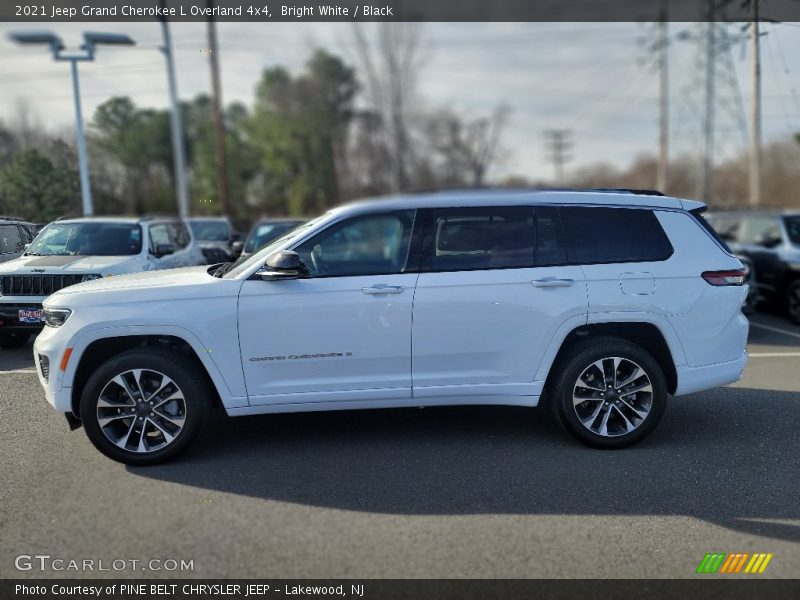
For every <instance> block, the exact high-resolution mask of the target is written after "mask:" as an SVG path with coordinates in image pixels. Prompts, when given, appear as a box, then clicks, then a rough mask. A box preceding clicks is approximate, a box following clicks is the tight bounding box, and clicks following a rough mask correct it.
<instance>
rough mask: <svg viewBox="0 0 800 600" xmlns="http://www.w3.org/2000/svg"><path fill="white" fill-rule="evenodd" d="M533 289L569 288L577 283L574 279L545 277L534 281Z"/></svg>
mask: <svg viewBox="0 0 800 600" xmlns="http://www.w3.org/2000/svg"><path fill="white" fill-rule="evenodd" d="M531 283H532V284H533V287H538V288H554V287H569V286H571V285H572V284H573V283H575V280H574V279H558V278H556V277H543V278H542V279H534V280H533V281H531Z"/></svg>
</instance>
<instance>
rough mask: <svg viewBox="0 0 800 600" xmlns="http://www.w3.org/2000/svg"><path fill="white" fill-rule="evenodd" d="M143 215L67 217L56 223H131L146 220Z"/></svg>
mask: <svg viewBox="0 0 800 600" xmlns="http://www.w3.org/2000/svg"><path fill="white" fill-rule="evenodd" d="M147 220H149V219H147V218H144V217H67V218H63V219H58V221H57V222H58V223H130V224H131V225H133V224H137V223H141V222H142V221H147Z"/></svg>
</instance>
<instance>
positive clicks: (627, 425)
mask: <svg viewBox="0 0 800 600" xmlns="http://www.w3.org/2000/svg"><path fill="white" fill-rule="evenodd" d="M614 410H616V411H617V414H618V415H620V416H621V417H622V418H623V419H624V420H625V433H627V432H629V431H633V430H634V429H636V425H634V424H633V423H632V422H631V420H630V419H628V417H626V416H625V413H624V412H622V411H621V410H620V409H619V408H617V407H616V406H615V407H614Z"/></svg>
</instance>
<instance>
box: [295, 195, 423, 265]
mask: <svg viewBox="0 0 800 600" xmlns="http://www.w3.org/2000/svg"><path fill="white" fill-rule="evenodd" d="M413 225H414V211H413V210H408V211H399V212H393V213H383V214H377V215H369V216H365V217H356V218H353V219H350V220H348V221H345V222H343V223H339V224H336V225H333V226H331V227H329V228H328V229H326V230H325V231H323V232H321V233H320V234H319V235H316V236H314V237H313V238H312V239H310V240H307V241H306V242H304V243H302V244H301V245H300V246H298V247H297V248H295V251H296V252H297V253H298V254H299V255H300V260H302V261H303V263H305V265H306V266H307V267H308V269H309V275H310V276H311V277H344V276H357V275H389V274H393V273H402V272H403V269H404V268H405V265H406V261H407V259H408V250H409V245H410V241H411V229H412V227H413Z"/></svg>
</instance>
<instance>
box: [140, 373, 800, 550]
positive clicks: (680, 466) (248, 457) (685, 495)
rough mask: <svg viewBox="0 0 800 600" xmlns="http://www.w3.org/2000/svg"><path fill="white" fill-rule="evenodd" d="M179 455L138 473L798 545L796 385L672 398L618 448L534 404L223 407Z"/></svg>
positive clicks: (264, 492) (295, 496)
mask: <svg viewBox="0 0 800 600" xmlns="http://www.w3.org/2000/svg"><path fill="white" fill-rule="evenodd" d="M214 416H215V417H216V418H213V419H212V423H210V424H209V426H208V427H207V428H206V430H205V432H204V434H203V435H202V436H201V437H200V439H199V440H197V442H196V443H195V445H194V446H193V448H192V450H190V452H189V453H187V454H186V455H185V456H184V457H183V458H182V459H179V460H177V461H175V462H173V463H168V464H166V465H160V466H156V467H149V468H130V471H131V473H133V474H136V475H138V476H141V477H147V478H153V479H158V480H164V481H171V482H176V483H181V484H185V485H190V486H196V487H200V488H205V489H208V490H216V491H221V492H229V493H234V494H242V495H247V496H252V497H257V498H264V499H270V500H280V501H285V502H294V503H300V504H308V505H314V506H322V507H331V508H338V509H345V510H355V511H369V512H377V513H394V514H419V515H431V514H442V515H445V514H446V515H460V514H464V515H468V514H483V513H499V514H542V515H548V514H576V515H584V514H585V515H590V514H591V515H593V514H601V515H644V514H646V515H685V516H690V517H696V518H699V519H704V520H707V521H710V522H713V523H715V524H718V525H721V526H724V527H728V528H731V529H734V530H739V531H742V532H745V533H749V534H755V535H762V536H767V537H773V538H780V539H785V540H791V541H800V527H798V526H796V525H792V524H780V523H769V522H763V521H762V520H784V519H800V495H799V494H798V491H800V461H798V460H797V449H798V448H800V429H799V428H798V423H800V393H788V392H775V391H768V390H755V389H745V388H723V389H720V390H717V391H715V392H711V393H705V394H697V395H694V396H689V397H686V398H673V399H671V401H670V406H669V407H668V409H667V412H666V415H665V416H664V419H663V421H662V422H661V424H660V426H659V427H658V429H657V430H656V431H655V433H654V434H653V435H652V436H650V437H649V438H648V439H647V440H645V441H644V442H642V443H640V444H639V445H637V446H635V447H632V448H629V449H626V450H621V451H600V450H593V449H591V448H587V447H584V446H582V445H580V444H578V443H577V442H575V441H573V440H572V438H570V437H569V436H568V435H567V434H566V433H563V432H562V431H561V430H560V429H559V428H558V427H557V426H555V425H553V424H551V421H550V419H549V418H548V416H549V415H548V414H546V411H544V410H532V409H525V408H506V407H499V408H498V407H453V408H426V409H424V410H419V409H395V410H383V411H346V412H331V413H305V414H302V413H301V414H289V415H265V416H258V417H250V418H238V419H230V418H226V417H224V416H223V415H222V414H221V413H219V414H215V415H214Z"/></svg>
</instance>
